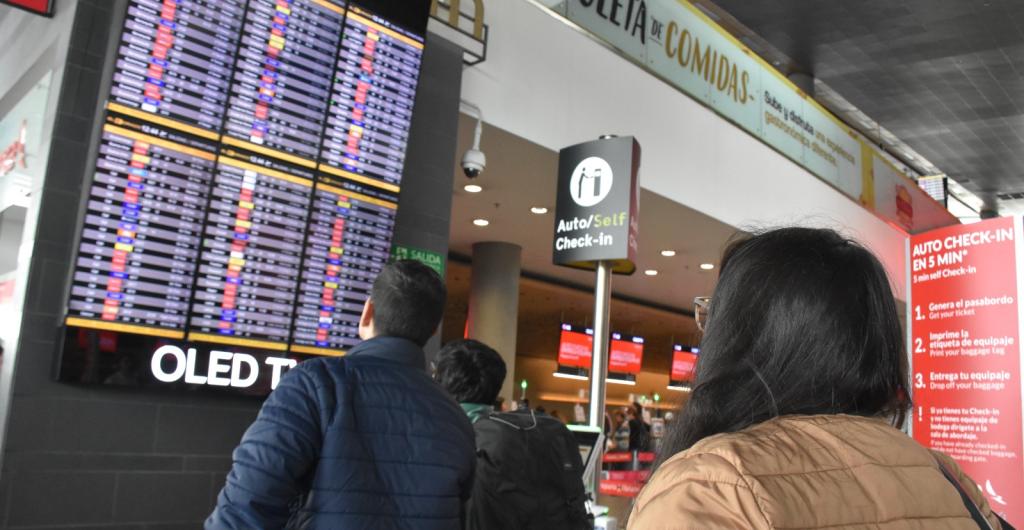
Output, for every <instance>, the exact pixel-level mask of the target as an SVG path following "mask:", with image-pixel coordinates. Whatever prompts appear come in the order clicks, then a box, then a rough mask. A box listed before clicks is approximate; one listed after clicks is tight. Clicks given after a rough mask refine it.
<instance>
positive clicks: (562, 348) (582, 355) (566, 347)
mask: <svg viewBox="0 0 1024 530" xmlns="http://www.w3.org/2000/svg"><path fill="white" fill-rule="evenodd" d="M593 351H594V335H593V332H591V334H587V333H586V332H585V331H582V330H577V329H576V328H574V327H573V326H570V325H568V324H562V338H561V340H560V341H559V343H558V364H560V365H562V366H574V367H578V368H588V369H589V368H590V358H591V355H592V352H593Z"/></svg>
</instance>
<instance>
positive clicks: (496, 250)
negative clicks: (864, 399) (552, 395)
mask: <svg viewBox="0 0 1024 530" xmlns="http://www.w3.org/2000/svg"><path fill="white" fill-rule="evenodd" d="M522 251H523V249H522V248H521V247H520V246H519V245H516V244H513V243H503V242H498V241H488V242H480V243H474V244H473V272H472V275H471V279H470V287H469V316H468V319H467V323H466V327H467V329H466V332H467V336H468V337H469V338H471V339H476V340H478V341H480V342H483V343H485V344H487V345H488V346H490V347H492V348H494V349H495V350H498V353H500V354H501V358H502V359H504V360H505V366H506V367H507V368H508V373H507V375H506V376H505V382H504V384H502V386H501V394H500V395H501V397H503V398H505V401H506V402H509V401H511V400H512V399H513V395H512V392H513V390H514V389H513V380H514V377H515V368H516V332H517V330H518V327H519V325H518V324H519V272H520V267H521V261H522ZM516 397H518V396H516Z"/></svg>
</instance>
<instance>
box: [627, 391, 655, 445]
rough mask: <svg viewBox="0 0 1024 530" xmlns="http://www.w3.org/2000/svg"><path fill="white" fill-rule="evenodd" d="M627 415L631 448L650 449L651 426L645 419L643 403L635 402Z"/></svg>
mask: <svg viewBox="0 0 1024 530" xmlns="http://www.w3.org/2000/svg"><path fill="white" fill-rule="evenodd" d="M626 415H627V417H628V418H629V450H630V451H650V450H651V426H650V425H648V424H647V422H645V421H644V407H643V405H641V404H640V403H637V402H633V405H632V406H630V407H629V409H628V410H627V411H626Z"/></svg>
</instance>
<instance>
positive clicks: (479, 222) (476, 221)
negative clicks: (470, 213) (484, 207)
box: [473, 219, 491, 226]
mask: <svg viewBox="0 0 1024 530" xmlns="http://www.w3.org/2000/svg"><path fill="white" fill-rule="evenodd" d="M473 224H475V225H477V226H487V225H489V224H491V222H490V221H488V220H487V219H473Z"/></svg>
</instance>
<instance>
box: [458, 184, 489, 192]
mask: <svg viewBox="0 0 1024 530" xmlns="http://www.w3.org/2000/svg"><path fill="white" fill-rule="evenodd" d="M462 189H464V190H466V191H467V192H469V193H480V192H481V191H484V188H483V186H480V185H479V184H466V185H465V186H463V187H462Z"/></svg>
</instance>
